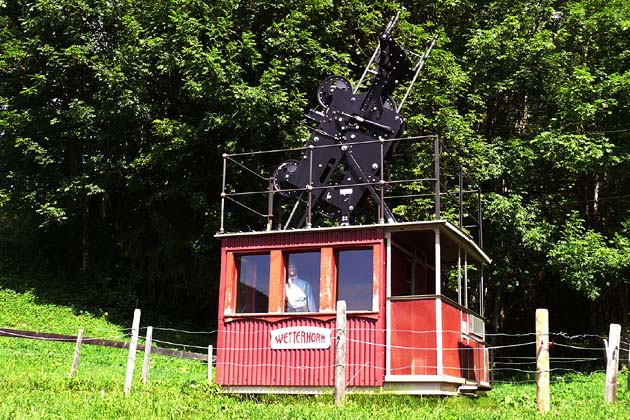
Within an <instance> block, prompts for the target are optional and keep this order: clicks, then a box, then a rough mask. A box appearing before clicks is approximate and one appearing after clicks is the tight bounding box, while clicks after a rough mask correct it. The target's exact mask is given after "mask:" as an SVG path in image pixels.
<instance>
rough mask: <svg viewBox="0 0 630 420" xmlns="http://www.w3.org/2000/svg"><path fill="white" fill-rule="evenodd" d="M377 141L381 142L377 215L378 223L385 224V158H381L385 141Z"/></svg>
mask: <svg viewBox="0 0 630 420" xmlns="http://www.w3.org/2000/svg"><path fill="white" fill-rule="evenodd" d="M379 141H380V142H381V161H380V165H381V167H380V172H381V176H380V178H381V180H380V181H379V185H380V187H381V188H380V192H381V197H380V198H381V203H380V206H379V215H378V222H379V223H381V224H383V223H385V178H384V177H385V169H384V168H383V166H384V163H385V157H384V156H383V155H384V153H385V150H384V149H385V139H384V138H382V137H381V138H379Z"/></svg>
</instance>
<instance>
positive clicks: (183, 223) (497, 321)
mask: <svg viewBox="0 0 630 420" xmlns="http://www.w3.org/2000/svg"><path fill="white" fill-rule="evenodd" d="M401 6H404V7H405V8H406V11H404V13H403V20H402V22H401V23H400V25H399V27H398V29H397V33H396V37H397V39H399V40H400V41H401V43H402V44H404V45H405V46H406V47H408V48H411V49H413V50H422V49H423V45H424V44H425V43H426V42H427V41H428V40H429V39H430V37H431V35H432V34H434V33H437V34H439V35H440V38H439V41H438V45H437V47H436V48H435V50H434V51H433V53H432V55H431V57H430V59H429V62H428V63H427V66H426V69H425V71H424V72H423V73H422V75H421V80H420V82H419V83H418V85H417V89H416V90H415V91H414V93H413V95H412V96H411V97H410V99H409V101H408V102H407V104H406V106H405V109H404V110H403V112H404V114H405V115H406V116H407V117H408V133H409V134H416V135H417V134H433V133H438V134H440V135H441V136H442V138H443V139H444V141H445V143H446V144H447V145H449V147H450V148H451V149H452V150H455V151H457V154H458V157H459V158H460V159H461V160H462V161H463V162H464V163H465V165H466V167H467V170H468V171H469V172H471V173H472V174H473V176H474V177H475V179H476V180H477V181H478V182H479V183H480V184H481V185H482V186H483V189H484V190H485V192H486V196H485V199H484V201H485V205H486V213H485V216H486V224H485V226H486V234H485V238H486V242H485V243H486V249H487V252H488V253H489V254H490V255H491V256H492V258H493V260H494V262H493V264H492V267H491V269H490V272H489V273H487V274H488V275H487V278H488V293H489V295H488V298H487V300H486V302H487V314H488V316H489V317H490V318H491V320H492V324H493V326H494V328H505V327H510V328H521V327H522V326H523V322H525V326H526V327H527V328H528V329H529V324H530V323H531V321H530V319H531V311H532V308H533V307H534V306H543V305H545V306H547V307H550V308H551V309H552V317H553V316H554V314H559V313H562V314H565V319H559V320H558V321H557V322H559V323H566V324H567V328H570V327H572V325H571V324H570V321H569V320H571V319H575V315H576V314H575V313H574V311H575V308H582V307H583V306H584V305H591V307H592V310H591V311H590V312H588V313H586V312H583V311H581V313H580V314H579V316H580V317H579V321H578V322H579V324H578V325H576V326H577V327H579V328H580V329H581V330H582V331H583V327H584V325H585V323H589V322H590V323H591V324H592V325H593V326H596V325H598V324H599V323H607V322H612V321H616V322H626V321H628V319H627V317H628V312H629V311H628V307H629V305H630V293H629V292H630V288H629V287H628V281H629V280H628V279H630V276H629V274H630V213H629V212H628V208H629V207H630V206H629V204H630V182H628V181H629V179H628V178H629V175H628V174H629V173H630V160H629V159H628V157H629V155H628V152H629V149H630V141H629V140H630V125H629V121H630V104H629V101H630V99H629V98H630V3H628V2H627V1H626V0H610V1H604V0H568V1H551V0H541V1H538V2H526V1H522V2H514V1H504V0H497V1H490V2H474V1H470V0H454V1H438V2H424V1H401V2H394V1H391V0H387V1H383V2H374V4H371V3H367V2H362V1H359V0H309V1H289V0H287V1H283V0H280V1H278V0H276V1H268V0H259V1H238V0H215V1H212V2H206V1H201V0H174V1H171V2H151V3H147V2H138V1H136V0H113V1H104V0H55V1H50V0H38V1H33V2H26V1H22V0H0V10H1V13H0V173H1V174H2V177H0V255H1V259H2V262H3V264H4V265H5V266H10V267H12V268H14V269H16V270H37V271H40V272H44V273H46V275H48V276H49V277H54V278H56V279H57V278H64V279H67V281H68V282H69V283H67V284H70V285H72V287H77V288H81V289H88V290H90V291H92V292H97V293H94V298H93V299H92V300H90V301H89V304H90V305H92V306H98V307H101V308H108V307H117V306H119V305H126V304H127V303H128V304H130V305H132V304H134V303H137V304H139V305H140V306H142V307H145V308H147V307H150V308H159V309H160V310H161V311H167V310H169V311H175V313H177V314H179V315H180V316H182V317H189V318H195V319H198V320H203V321H205V322H207V320H208V319H214V317H213V316H212V314H213V311H214V308H215V307H216V287H217V282H218V268H217V263H218V251H217V246H218V243H217V242H216V240H214V239H213V234H214V232H216V231H217V229H218V209H219V207H218V198H219V192H220V173H219V167H220V161H221V153H223V152H232V151H242V150H257V149H262V148H272V147H280V146H282V147H285V146H293V145H298V144H301V143H302V142H303V139H304V132H303V128H302V126H301V118H302V115H303V112H304V111H305V110H306V109H307V108H308V107H309V106H312V105H313V104H314V103H315V89H316V87H317V86H318V84H319V81H320V80H321V79H323V78H324V77H325V76H328V75H330V74H341V75H345V76H348V77H350V78H353V79H354V80H356V79H357V76H358V75H359V74H360V71H361V70H362V66H363V65H364V64H365V62H366V61H367V59H368V58H369V55H370V53H371V51H372V48H373V46H374V42H375V34H377V33H378V32H379V31H380V30H381V29H382V27H383V25H384V24H385V22H386V21H387V19H388V17H389V16H391V15H392V14H393V13H394V12H395V11H396V10H399V9H400V8H401ZM412 161H413V160H412ZM40 287H44V286H42V285H40ZM613 302H614V304H613ZM554 309H557V311H554ZM589 314H590V315H589ZM585 317H590V318H589V319H585ZM552 322H554V321H553V319H552Z"/></svg>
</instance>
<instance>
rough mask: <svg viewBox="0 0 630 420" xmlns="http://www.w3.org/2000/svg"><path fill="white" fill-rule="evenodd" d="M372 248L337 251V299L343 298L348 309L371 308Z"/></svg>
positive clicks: (360, 309)
mask: <svg viewBox="0 0 630 420" xmlns="http://www.w3.org/2000/svg"><path fill="white" fill-rule="evenodd" d="M372 268H373V263H372V249H353V250H347V251H338V253H337V270H338V275H337V300H345V301H346V308H347V309H348V310H349V311H371V310H372V293H373V292H372V284H373V275H374V273H373V269H372Z"/></svg>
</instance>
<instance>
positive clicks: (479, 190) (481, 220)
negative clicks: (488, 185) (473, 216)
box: [477, 187, 483, 249]
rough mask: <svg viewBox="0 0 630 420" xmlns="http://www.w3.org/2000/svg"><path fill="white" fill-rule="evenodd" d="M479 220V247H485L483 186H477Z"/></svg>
mask: <svg viewBox="0 0 630 420" xmlns="http://www.w3.org/2000/svg"><path fill="white" fill-rule="evenodd" d="M477 220H478V226H479V247H480V248H481V249H483V208H482V207H481V188H479V187H478V188H477Z"/></svg>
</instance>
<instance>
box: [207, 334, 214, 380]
mask: <svg viewBox="0 0 630 420" xmlns="http://www.w3.org/2000/svg"><path fill="white" fill-rule="evenodd" d="M212 379H213V378H212V344H211V345H209V346H208V383H209V384H210V385H212Z"/></svg>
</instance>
